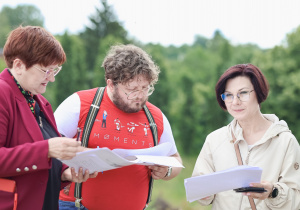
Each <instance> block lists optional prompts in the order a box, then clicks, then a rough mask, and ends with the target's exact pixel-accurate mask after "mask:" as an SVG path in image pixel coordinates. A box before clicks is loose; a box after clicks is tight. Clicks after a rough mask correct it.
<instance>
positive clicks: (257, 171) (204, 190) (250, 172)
mask: <svg viewBox="0 0 300 210" xmlns="http://www.w3.org/2000/svg"><path fill="white" fill-rule="evenodd" d="M261 174H262V169H261V168H259V167H253V166H247V165H243V166H237V167H233V168H230V169H227V170H223V171H218V172H215V173H211V174H206V175H202V176H197V177H192V178H188V179H185V180H184V186H185V191H186V197H187V200H188V201H189V202H193V201H195V200H199V199H201V198H205V197H207V196H210V195H214V194H216V193H219V192H222V191H226V190H232V189H235V188H240V187H248V186H249V184H250V183H260V179H261Z"/></svg>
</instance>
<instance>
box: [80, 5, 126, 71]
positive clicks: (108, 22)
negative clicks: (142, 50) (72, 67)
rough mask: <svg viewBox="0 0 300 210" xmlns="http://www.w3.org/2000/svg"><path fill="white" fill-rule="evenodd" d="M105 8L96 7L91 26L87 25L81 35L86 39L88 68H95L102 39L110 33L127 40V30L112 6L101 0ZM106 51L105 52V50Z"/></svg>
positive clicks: (123, 40) (124, 40) (91, 18)
mask: <svg viewBox="0 0 300 210" xmlns="http://www.w3.org/2000/svg"><path fill="white" fill-rule="evenodd" d="M100 2H101V4H102V6H103V8H102V9H99V8H96V13H95V14H93V15H91V16H90V18H89V19H90V21H91V26H86V27H85V30H84V32H83V33H81V34H80V37H81V38H82V40H83V41H84V45H85V49H86V52H87V57H86V63H87V67H88V70H93V69H94V65H95V62H96V56H97V55H98V54H99V47H101V45H100V44H101V42H102V40H103V39H104V38H105V37H106V36H108V35H114V36H115V37H116V38H117V39H120V40H121V42H122V43H124V42H126V36H127V31H126V30H125V29H124V28H123V26H122V25H121V23H120V22H119V21H118V20H117V17H116V15H115V14H114V12H113V10H112V8H111V7H110V6H109V5H108V4H107V1H106V0H100ZM103 53H104V52H103Z"/></svg>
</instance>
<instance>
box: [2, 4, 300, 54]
mask: <svg viewBox="0 0 300 210" xmlns="http://www.w3.org/2000/svg"><path fill="white" fill-rule="evenodd" d="M107 2H108V4H109V5H111V6H112V7H113V10H114V12H115V14H116V15H117V17H118V19H119V21H120V22H121V23H122V25H123V26H124V28H125V29H126V30H127V31H128V33H129V35H130V36H131V37H134V38H136V39H137V40H139V41H141V42H143V43H150V42H151V43H155V44H156V43H159V44H162V45H164V46H168V45H171V44H172V45H175V46H180V45H182V44H192V43H193V41H194V38H195V36H196V35H200V36H203V37H206V38H208V39H210V38H212V37H213V34H214V32H215V31H216V30H220V31H221V32H222V34H223V35H224V36H225V38H226V39H228V40H229V41H230V43H231V44H234V45H236V44H247V43H251V44H256V45H258V46H259V47H261V48H264V49H265V48H272V47H274V46H275V45H281V44H283V43H284V40H285V39H286V35H287V34H288V33H291V32H293V31H294V30H295V29H296V28H297V27H298V26H300V12H299V8H300V1H299V0H107ZM19 4H31V5H34V6H36V7H37V8H38V9H40V11H41V13H42V14H43V16H44V18H45V22H44V23H45V25H44V26H45V28H46V29H47V30H48V31H50V32H51V33H53V34H62V33H64V32H65V31H66V30H68V31H69V32H71V33H74V34H76V33H78V32H80V31H82V30H83V29H84V26H85V25H89V19H88V17H89V16H90V15H92V14H93V13H95V7H98V8H99V7H101V4H100V0H26V1H24V0H0V9H1V8H2V7H3V6H4V5H6V6H10V7H16V6H17V5H19Z"/></svg>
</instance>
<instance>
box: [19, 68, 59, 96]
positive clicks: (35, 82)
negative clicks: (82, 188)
mask: <svg viewBox="0 0 300 210" xmlns="http://www.w3.org/2000/svg"><path fill="white" fill-rule="evenodd" d="M56 67H58V65H50V66H41V65H39V64H34V65H33V66H32V67H30V68H27V69H26V68H23V69H22V70H21V71H20V72H21V74H19V77H18V82H19V83H20V84H21V86H22V88H23V89H24V90H27V91H30V92H31V93H32V94H33V95H37V94H43V93H45V91H46V87H47V85H48V83H49V82H54V81H55V78H54V75H53V74H50V75H49V76H48V77H46V73H45V72H46V71H47V70H49V69H50V70H51V69H55V68H56Z"/></svg>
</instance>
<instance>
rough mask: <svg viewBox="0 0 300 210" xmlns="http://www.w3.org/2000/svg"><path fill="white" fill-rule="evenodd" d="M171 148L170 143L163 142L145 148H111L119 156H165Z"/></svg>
mask: <svg viewBox="0 0 300 210" xmlns="http://www.w3.org/2000/svg"><path fill="white" fill-rule="evenodd" d="M170 150H171V143H170V142H165V143H162V144H159V145H157V146H155V147H150V148H146V149H113V151H114V152H115V153H116V154H118V155H120V156H121V157H126V156H134V155H154V156H167V155H168V153H169V151H170Z"/></svg>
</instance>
